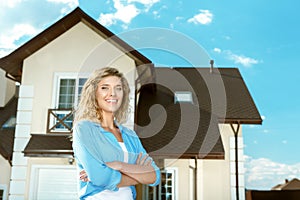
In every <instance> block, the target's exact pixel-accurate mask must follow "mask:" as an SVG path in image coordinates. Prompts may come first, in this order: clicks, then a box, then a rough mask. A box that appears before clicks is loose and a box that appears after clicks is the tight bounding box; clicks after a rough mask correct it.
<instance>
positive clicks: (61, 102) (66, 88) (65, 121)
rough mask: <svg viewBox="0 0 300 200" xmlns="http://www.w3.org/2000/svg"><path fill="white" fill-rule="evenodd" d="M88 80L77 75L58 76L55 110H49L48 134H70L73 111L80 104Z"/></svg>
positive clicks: (55, 90) (55, 89) (55, 91)
mask: <svg viewBox="0 0 300 200" xmlns="http://www.w3.org/2000/svg"><path fill="white" fill-rule="evenodd" d="M86 80H87V78H85V77H78V76H77V75H76V74H57V75H56V86H55V88H54V94H56V95H55V98H54V102H55V103H54V106H53V107H54V109H49V114H48V123H49V124H48V127H47V130H48V131H47V132H70V131H71V128H72V125H73V113H72V111H73V109H74V108H75V107H76V105H77V104H78V101H79V98H80V95H81V91H82V88H83V85H84V83H85V81H86Z"/></svg>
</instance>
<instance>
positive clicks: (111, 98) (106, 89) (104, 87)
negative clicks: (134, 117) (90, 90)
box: [96, 76, 123, 113]
mask: <svg viewBox="0 0 300 200" xmlns="http://www.w3.org/2000/svg"><path fill="white" fill-rule="evenodd" d="M122 99H123V85H122V82H121V78H119V77H117V76H108V77H105V78H103V79H102V80H101V81H100V82H99V83H98V89H97V91H96V100H97V102H98V105H99V108H100V109H102V111H103V112H108V113H114V112H116V111H117V110H118V109H119V108H120V106H121V104H122Z"/></svg>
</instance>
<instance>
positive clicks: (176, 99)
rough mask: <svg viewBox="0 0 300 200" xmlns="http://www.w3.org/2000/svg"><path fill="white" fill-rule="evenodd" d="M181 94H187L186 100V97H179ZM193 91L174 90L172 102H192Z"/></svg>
mask: <svg viewBox="0 0 300 200" xmlns="http://www.w3.org/2000/svg"><path fill="white" fill-rule="evenodd" d="M180 95H181V96H183V95H189V96H188V98H189V99H188V100H186V99H187V97H180ZM193 102H194V101H193V93H192V92H191V91H175V92H174V103H191V104H193Z"/></svg>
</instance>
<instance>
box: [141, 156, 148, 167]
mask: <svg viewBox="0 0 300 200" xmlns="http://www.w3.org/2000/svg"><path fill="white" fill-rule="evenodd" d="M148 157H149V155H148V154H146V155H145V156H144V157H143V158H142V159H141V164H140V165H145V161H146V160H147V158H148Z"/></svg>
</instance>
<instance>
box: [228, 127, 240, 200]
mask: <svg viewBox="0 0 300 200" xmlns="http://www.w3.org/2000/svg"><path fill="white" fill-rule="evenodd" d="M230 126H231V129H232V131H233V133H234V145H235V147H234V150H235V187H236V188H235V193H236V200H239V199H240V195H239V163H238V161H239V159H238V133H239V129H240V122H238V123H237V128H236V130H235V129H234V127H233V124H232V123H230Z"/></svg>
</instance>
